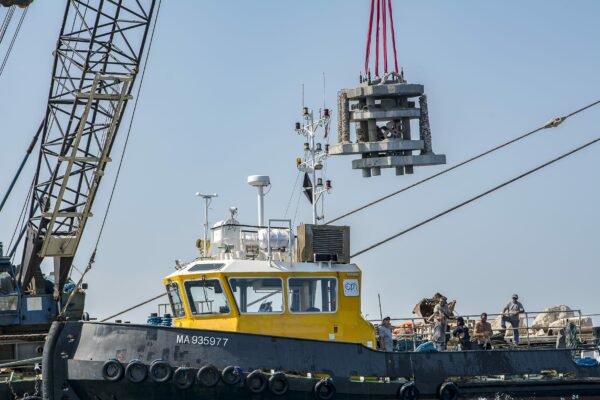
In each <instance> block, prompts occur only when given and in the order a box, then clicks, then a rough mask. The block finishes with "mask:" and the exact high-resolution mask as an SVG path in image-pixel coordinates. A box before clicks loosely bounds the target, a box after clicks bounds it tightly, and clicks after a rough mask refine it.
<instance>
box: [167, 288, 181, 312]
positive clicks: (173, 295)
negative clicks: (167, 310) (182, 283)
mask: <svg viewBox="0 0 600 400" xmlns="http://www.w3.org/2000/svg"><path fill="white" fill-rule="evenodd" d="M167 295H168V296H169V303H171V310H172V311H173V315H174V316H175V318H177V317H183V316H185V309H184V308H183V301H181V294H180V293H179V285H178V284H177V283H175V282H171V283H169V284H168V285H167Z"/></svg>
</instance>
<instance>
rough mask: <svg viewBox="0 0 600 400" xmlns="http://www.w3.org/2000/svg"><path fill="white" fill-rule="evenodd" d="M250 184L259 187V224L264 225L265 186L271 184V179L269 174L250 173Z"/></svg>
mask: <svg viewBox="0 0 600 400" xmlns="http://www.w3.org/2000/svg"><path fill="white" fill-rule="evenodd" d="M248 184H249V185H250V186H254V187H256V188H258V226H261V227H262V226H264V225H265V221H264V215H265V202H264V201H265V200H264V199H265V192H264V188H265V187H267V186H270V185H271V179H270V178H269V177H268V176H267V175H250V176H249V177H248Z"/></svg>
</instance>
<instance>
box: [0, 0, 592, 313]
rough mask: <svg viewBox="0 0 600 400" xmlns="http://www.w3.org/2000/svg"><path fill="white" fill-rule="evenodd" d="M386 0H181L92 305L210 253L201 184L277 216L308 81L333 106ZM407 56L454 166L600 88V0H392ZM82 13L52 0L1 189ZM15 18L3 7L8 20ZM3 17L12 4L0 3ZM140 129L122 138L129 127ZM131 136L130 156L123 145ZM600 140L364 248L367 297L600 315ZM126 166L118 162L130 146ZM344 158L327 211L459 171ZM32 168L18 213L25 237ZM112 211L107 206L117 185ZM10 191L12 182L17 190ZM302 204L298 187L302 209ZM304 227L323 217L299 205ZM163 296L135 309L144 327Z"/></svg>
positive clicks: (33, 21) (403, 200) (12, 108)
mask: <svg viewBox="0 0 600 400" xmlns="http://www.w3.org/2000/svg"><path fill="white" fill-rule="evenodd" d="M368 3H369V2H368V1H364V0H363V1H348V0H330V1H326V2H325V1H320V2H319V1H285V2H283V1H274V0H273V1H252V2H250V1H233V2H229V3H227V4H225V3H223V2H218V1H201V2H200V1H183V0H180V1H165V2H164V4H163V6H162V10H161V15H160V20H159V22H158V27H157V32H156V38H155V41H154V46H153V48H152V51H151V55H150V63H149V65H148V71H147V75H146V78H145V84H144V87H143V89H142V93H141V98H140V103H139V107H138V112H137V114H136V119H135V122H134V128H133V132H132V138H131V141H130V145H129V148H128V153H127V157H126V161H125V164H124V169H123V172H122V174H121V179H120V181H119V185H118V189H117V193H116V197H115V200H114V204H113V208H112V210H111V214H110V216H109V220H108V225H107V227H106V230H105V233H104V238H103V240H102V242H101V245H100V248H99V253H98V256H97V260H96V264H95V266H94V269H93V270H92V271H91V272H90V274H89V275H88V279H87V281H88V282H89V284H90V289H89V291H88V309H89V311H90V313H91V314H92V315H93V316H98V317H103V316H106V315H108V314H111V313H112V312H113V311H116V310H119V309H121V308H124V307H126V306H128V305H130V304H133V303H135V302H137V301H141V300H144V299H146V298H148V297H150V296H152V295H155V294H158V293H161V291H162V290H163V289H162V277H163V276H166V275H167V274H169V273H170V272H171V271H172V270H173V266H174V260H175V259H176V258H178V259H182V260H190V259H192V258H194V257H195V256H196V255H197V251H196V249H195V248H194V242H195V239H196V238H199V237H201V235H202V223H203V220H202V215H203V214H202V208H201V202H200V201H199V199H198V198H196V197H195V196H194V193H195V192H197V191H209V192H217V193H219V198H218V199H217V201H215V202H214V203H213V204H214V205H213V208H212V210H211V217H212V218H211V219H212V220H213V221H215V220H217V219H222V218H224V217H226V215H227V210H228V208H229V207H230V206H233V205H235V206H237V207H238V208H239V210H240V219H241V220H242V221H247V222H254V221H255V219H256V204H255V192H254V190H253V188H251V187H249V186H248V185H247V184H246V177H247V175H251V174H268V175H270V176H271V181H272V183H273V187H272V190H271V191H270V193H269V195H268V196H267V199H266V215H267V217H270V218H280V217H282V216H283V214H284V212H285V208H286V205H287V203H288V199H289V198H290V195H291V193H292V190H293V184H294V181H295V178H296V173H297V172H296V168H295V163H294V160H295V157H296V156H297V155H299V154H300V153H301V151H302V142H303V140H302V139H301V138H300V137H298V136H297V135H296V134H295V133H294V132H293V123H294V122H295V121H296V120H297V119H298V114H299V111H300V110H299V108H300V93H301V85H302V84H304V85H305V88H306V89H305V90H306V103H307V105H311V106H313V107H315V108H318V107H319V106H320V105H321V102H322V95H323V94H322V74H323V72H324V73H325V74H326V77H327V88H326V93H325V94H326V100H327V102H328V104H329V105H333V104H334V103H335V95H336V92H337V90H339V89H341V88H346V87H352V86H355V85H356V84H357V78H358V73H359V71H360V70H361V67H362V65H363V62H364V61H363V57H364V54H363V53H364V42H365V34H366V27H367V17H368V11H369V10H368V7H369V4H368ZM394 7H395V8H394V19H395V22H396V35H397V47H398V56H399V63H400V64H401V65H402V66H403V67H404V70H405V74H406V78H407V79H408V80H409V81H410V82H414V83H422V84H424V85H425V89H426V92H427V94H428V99H429V108H430V119H431V126H432V133H433V145H434V150H436V151H437V152H439V153H444V154H446V155H447V159H448V163H449V164H454V163H456V162H459V161H461V160H463V159H465V158H467V157H469V156H471V155H473V154H476V153H478V152H480V151H483V150H485V149H488V148H489V147H491V146H494V145H496V144H498V143H501V142H503V141H505V140H507V139H510V138H512V137H514V136H517V135H519V134H521V133H523V132H525V131H527V130H530V129H533V128H535V127H537V126H539V125H540V124H542V123H544V122H546V121H547V120H549V119H550V118H552V117H554V116H557V115H562V114H565V113H568V112H570V111H572V110H575V109H576V108H578V107H580V106H583V105H585V104H587V103H590V102H592V101H594V100H597V99H598V98H600V75H599V74H598V71H600V53H599V52H598V50H597V38H598V37H600V25H598V24H597V16H598V15H599V13H600V4H599V3H597V2H593V1H576V2H573V1H552V2H548V1H528V2H523V1H516V0H515V1H512V0H511V1H503V2H481V1H474V0H473V1H455V2H445V1H422V2H408V1H395V2H394ZM63 10H64V3H63V2H62V1H61V2H59V1H51V2H50V1H35V2H34V3H33V4H32V6H31V7H30V10H29V14H28V16H27V19H26V20H25V23H24V26H23V30H22V33H21V36H20V37H19V39H18V42H17V45H16V47H15V50H14V52H13V55H12V57H11V59H10V61H9V64H8V65H7V68H6V70H5V72H4V74H3V76H2V77H0V118H1V121H2V124H1V128H0V188H5V187H6V186H7V185H8V183H9V182H10V179H11V178H12V175H13V173H14V171H15V170H16V168H17V165H18V162H19V161H20V159H21V157H22V155H23V153H24V151H25V149H26V147H27V145H28V144H29V141H30V140H31V137H32V135H33V133H34V131H35V129H36V127H37V125H38V124H39V122H40V120H41V118H42V117H43V112H44V107H45V102H46V96H47V91H48V85H49V79H50V72H51V63H52V54H51V51H52V50H53V48H54V44H55V42H56V38H57V34H58V30H59V27H60V20H61V18H62V13H63ZM2 15H4V14H2ZM0 16H1V15H0ZM599 119H600V108H597V109H592V110H590V111H588V112H586V113H584V114H581V115H580V116H577V117H574V118H573V119H572V120H569V121H567V122H565V124H563V125H562V126H561V127H559V128H556V129H554V130H547V131H544V132H542V133H540V134H539V135H537V136H535V137H532V138H529V139H527V140H525V141H524V142H522V143H520V144H518V145H515V146H514V147H511V148H509V149H506V150H503V151H502V152H499V153H497V154H494V155H493V156H490V157H487V158H485V159H484V160H480V161H477V162H476V163H473V164H472V165H470V166H469V167H466V168H464V169H460V170H458V171H455V172H453V173H451V174H448V175H446V176H444V177H443V178H440V179H437V180H435V181H433V182H430V183H428V184H426V185H423V186H422V187H419V188H418V189H415V190H413V191H410V192H409V193H405V194H402V195H400V196H398V197H396V198H394V199H392V200H388V201H386V202H385V203H382V204H380V205H378V206H376V207H373V208H372V209H370V210H369V211H367V212H363V213H360V214H357V215H355V216H352V217H350V218H348V219H346V220H344V221H343V222H344V223H346V224H349V225H351V227H352V248H353V250H358V249H361V248H363V247H365V246H367V245H369V244H371V243H372V242H374V241H377V240H379V239H381V238H384V237H386V236H388V235H390V234H393V233H395V232H397V231H400V230H402V229H404V228H405V227H408V226H410V225H412V224H413V223H416V222H418V221H420V220H422V219H424V218H427V217H429V216H431V215H433V214H435V213H437V212H439V211H441V210H443V209H445V208H447V207H449V206H451V205H454V204H455V203H458V202H460V201H462V200H464V199H466V198H468V197H470V196H472V195H474V194H477V193H479V192H481V191H483V190H485V189H488V188H490V187H492V186H494V185H496V184H498V183H500V182H502V181H504V180H506V179H508V178H510V177H512V176H514V175H517V174H519V173H521V172H522V171H525V170H527V169H529V168H531V167H533V166H536V165H537V164H540V163H542V162H544V161H546V160H548V159H550V158H553V157H554V156H556V155H558V154H560V153H562V152H565V151H567V150H569V149H571V148H573V147H576V146H577V145H579V144H581V143H584V142H586V141H588V140H590V139H592V138H593V137H595V136H597V135H599V134H600V129H599V128H598V121H599ZM121 133H123V132H121ZM123 140H124V135H121V136H120V137H119V138H118V142H117V145H116V147H115V154H118V153H119V152H120V151H121V149H122V146H123ZM599 156H600V146H598V145H597V146H595V147H591V148H588V149H587V150H585V151H583V152H581V153H579V154H578V155H576V156H574V157H572V158H569V159H567V160H564V161H562V162H560V163H558V164H556V165H554V166H552V167H549V168H547V169H544V170H543V171H541V172H540V173H537V174H536V175H534V176H531V177H529V178H527V179H526V180H523V181H520V182H518V183H516V184H514V185H511V186H509V187H507V188H505V189H502V190H501V191H499V192H497V193H495V194H494V195H492V196H490V197H487V198H485V199H483V200H481V201H478V202H476V203H474V204H472V205H470V206H468V207H465V208H463V209H461V210H459V211H457V212H455V213H453V214H451V215H448V216H446V217H443V218H442V219H440V220H437V221H435V222H433V223H431V224H429V225H427V226H425V227H423V228H421V229H419V230H416V231H414V232H411V233H410V234H408V235H405V236H403V237H402V238H400V239H397V240H395V241H393V242H391V243H389V244H386V245H384V246H381V247H380V248H378V249H377V250H375V251H372V252H370V253H367V254H365V255H362V256H360V257H358V258H357V259H356V260H355V261H356V262H357V263H358V264H359V265H360V266H361V268H362V269H363V271H364V278H363V310H364V313H365V314H369V317H374V316H376V315H378V311H377V294H378V293H381V299H382V305H383V310H384V313H385V314H390V315H392V316H402V315H409V314H410V311H411V310H412V307H413V306H414V304H415V303H416V302H417V301H418V300H419V299H421V298H422V297H425V296H429V295H431V294H433V293H434V292H436V291H440V292H443V293H445V294H446V295H447V296H448V297H450V298H451V299H454V298H456V299H457V300H458V305H457V309H458V310H459V312H460V313H463V314H469V313H479V312H481V311H487V312H490V313H492V312H498V311H499V310H500V309H501V308H502V307H503V305H504V304H505V303H506V302H507V301H508V299H509V297H510V295H511V294H512V293H513V292H517V293H519V294H520V296H521V299H522V302H523V304H524V305H525V307H526V309H528V310H531V311H536V310H540V309H542V308H544V307H548V306H551V305H555V304H561V303H562V304H568V305H570V306H572V307H574V308H582V309H583V310H584V311H585V312H587V313H592V312H600V309H599V308H600V307H599V304H598V301H597V300H595V299H594V297H593V294H595V293H596V292H597V283H598V281H600V268H599V266H600V265H599V264H600V261H599V260H600V246H599V245H598V226H599V225H600V210H599V208H598V206H597V205H598V204H599V203H600V189H599V187H598V181H599V177H600V175H599V171H600V164H599V163H600V161H599V160H600V157H599ZM113 158H114V159H116V158H117V157H114V156H113ZM350 164H351V158H330V160H329V165H328V174H329V178H330V179H331V180H332V181H333V186H334V190H333V192H332V194H331V195H330V196H328V197H327V199H326V216H327V217H334V216H337V215H338V214H340V213H342V212H344V211H346V210H348V209H349V208H353V207H355V206H358V205H360V204H362V203H364V202H366V201H368V200H372V199H374V198H376V197H377V196H379V195H382V194H386V193H388V192H390V191H393V190H396V189H397V188H399V187H402V186H404V185H407V184H410V183H412V182H414V181H416V180H418V179H421V178H423V177H425V176H427V175H429V174H431V173H434V172H436V171H439V170H440V169H441V168H443V167H428V168H421V169H416V171H415V174H414V175H412V176H404V177H396V176H395V175H394V174H393V173H392V171H383V173H382V176H380V177H374V178H370V179H364V178H362V177H361V174H360V172H357V171H353V170H352V169H351V168H350ZM33 167H34V165H33V163H31V164H29V165H28V168H27V171H26V173H25V175H24V176H23V178H22V179H21V180H20V181H19V185H18V187H17V188H16V190H15V194H14V196H13V197H12V199H11V202H10V204H9V206H8V208H7V209H6V210H5V211H4V212H3V213H2V215H0V240H2V241H5V242H8V240H9V239H10V235H11V233H12V229H13V227H14V224H15V223H16V219H17V216H16V215H17V214H18V210H19V209H20V205H21V204H22V202H23V200H24V197H25V193H26V191H27V187H28V184H29V182H30V179H31V176H32V173H33ZM115 171H116V164H115V165H111V166H109V168H108V177H109V179H107V180H104V185H103V187H102V188H101V191H100V193H99V195H98V198H97V201H96V204H95V207H94V211H95V214H96V215H97V216H100V215H102V214H103V212H104V208H105V207H106V203H107V196H108V193H109V183H110V182H111V180H110V179H113V178H114V172H115ZM2 192H3V189H2ZM295 207H296V202H295V200H294V202H293V204H292V206H291V208H295ZM99 219H100V218H96V219H94V220H92V221H91V222H90V223H89V225H88V227H87V228H86V237H85V238H84V240H83V242H82V244H81V246H80V252H79V255H78V257H77V259H76V265H77V266H79V267H83V266H84V265H85V264H86V263H87V259H88V257H89V254H90V251H91V247H92V243H93V239H94V238H95V236H96V234H97V231H98V228H99V226H98V225H99V222H100V221H99ZM297 220H298V221H297V222H299V221H300V220H304V221H306V222H308V221H309V220H310V210H309V206H308V203H307V202H306V201H304V199H301V202H300V203H299V211H298V218H297ZM155 309H156V305H154V304H152V305H149V306H146V307H144V308H141V309H139V310H138V311H136V312H134V313H131V314H130V315H128V316H127V317H125V319H131V320H133V321H142V320H144V319H145V316H146V315H148V314H149V313H150V312H152V311H154V310H155Z"/></svg>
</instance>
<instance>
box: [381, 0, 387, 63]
mask: <svg viewBox="0 0 600 400" xmlns="http://www.w3.org/2000/svg"><path fill="white" fill-rule="evenodd" d="M385 9H386V8H385V0H381V20H382V21H383V72H384V73H386V72H388V69H387V17H386V12H385Z"/></svg>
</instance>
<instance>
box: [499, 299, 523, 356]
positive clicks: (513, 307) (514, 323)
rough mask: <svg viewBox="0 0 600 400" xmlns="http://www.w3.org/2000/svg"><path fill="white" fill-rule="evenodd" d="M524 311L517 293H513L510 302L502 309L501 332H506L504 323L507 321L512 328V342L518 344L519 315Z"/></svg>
mask: <svg viewBox="0 0 600 400" xmlns="http://www.w3.org/2000/svg"><path fill="white" fill-rule="evenodd" d="M523 312H525V309H524V308H523V304H521V303H520V302H519V295H518V294H513V295H512V299H511V301H510V303H508V304H507V305H506V307H504V309H502V330H501V331H500V332H502V334H503V335H504V334H505V333H506V323H507V322H509V323H510V326H511V327H512V330H513V342H514V344H516V345H518V344H519V315H520V314H521V313H523Z"/></svg>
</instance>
